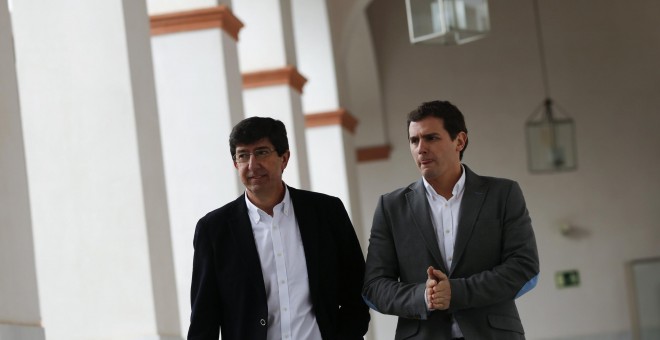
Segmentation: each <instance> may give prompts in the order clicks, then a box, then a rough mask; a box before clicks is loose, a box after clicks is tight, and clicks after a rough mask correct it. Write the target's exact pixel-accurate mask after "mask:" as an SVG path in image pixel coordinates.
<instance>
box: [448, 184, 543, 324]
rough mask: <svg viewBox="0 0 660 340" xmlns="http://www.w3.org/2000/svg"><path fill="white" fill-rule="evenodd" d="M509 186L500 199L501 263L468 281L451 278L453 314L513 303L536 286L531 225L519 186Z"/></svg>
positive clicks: (536, 259) (537, 266)
mask: <svg viewBox="0 0 660 340" xmlns="http://www.w3.org/2000/svg"><path fill="white" fill-rule="evenodd" d="M508 183H509V184H510V185H509V188H508V191H504V193H505V195H504V196H503V197H501V198H499V199H501V200H503V201H504V205H503V208H502V209H503V214H502V217H501V222H499V223H500V224H501V228H502V230H501V233H502V235H501V251H500V258H499V264H497V265H496V266H494V267H493V268H492V269H489V270H485V271H481V272H478V273H475V274H473V275H470V276H468V277H465V278H451V279H450V284H451V294H452V296H451V305H450V310H452V311H453V310H458V309H467V308H475V307H482V306H487V305H491V304H495V303H499V302H502V301H506V300H513V299H514V298H516V297H518V296H519V294H520V293H521V292H522V291H523V290H524V289H525V290H529V289H531V288H533V286H534V284H535V283H536V279H537V277H538V274H539V258H538V251H537V248H536V240H535V237H534V231H533V229H532V222H531V219H530V217H529V214H528V211H527V207H526V204H525V199H524V197H523V194H522V191H521V190H520V186H519V185H518V184H517V183H516V182H513V181H509V182H508Z"/></svg>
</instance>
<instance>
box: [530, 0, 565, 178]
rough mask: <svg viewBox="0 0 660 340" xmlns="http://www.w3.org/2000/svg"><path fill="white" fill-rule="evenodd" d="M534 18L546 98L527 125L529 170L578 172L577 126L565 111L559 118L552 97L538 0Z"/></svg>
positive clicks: (535, 1) (535, 2) (536, 0)
mask: <svg viewBox="0 0 660 340" xmlns="http://www.w3.org/2000/svg"><path fill="white" fill-rule="evenodd" d="M534 15H535V19H536V34H537V38H538V43H539V55H540V60H541V76H542V78H543V87H544V91H545V98H546V99H545V100H544V101H543V103H542V104H541V105H540V107H539V108H538V109H536V110H535V111H534V112H533V113H532V115H531V116H530V117H529V118H528V119H527V122H526V123H525V132H526V135H527V159H528V166H529V171H530V172H536V173H538V172H557V171H568V170H575V169H577V155H576V147H575V123H574V122H573V119H571V118H570V117H568V116H567V115H566V114H565V113H564V112H561V113H562V115H563V116H558V115H557V113H558V110H556V109H558V108H559V106H558V105H556V104H555V103H554V101H553V100H552V99H551V98H550V86H549V85H548V72H547V68H546V63H545V51H544V47H543V34H542V32H541V20H540V15H539V6H538V0H534Z"/></svg>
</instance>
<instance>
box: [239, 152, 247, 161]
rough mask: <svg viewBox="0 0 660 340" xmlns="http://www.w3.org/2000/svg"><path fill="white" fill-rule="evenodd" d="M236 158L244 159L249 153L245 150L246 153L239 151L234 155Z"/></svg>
mask: <svg viewBox="0 0 660 340" xmlns="http://www.w3.org/2000/svg"><path fill="white" fill-rule="evenodd" d="M236 158H238V159H240V160H246V159H249V158H250V154H249V153H247V152H246V153H239V154H238V155H236Z"/></svg>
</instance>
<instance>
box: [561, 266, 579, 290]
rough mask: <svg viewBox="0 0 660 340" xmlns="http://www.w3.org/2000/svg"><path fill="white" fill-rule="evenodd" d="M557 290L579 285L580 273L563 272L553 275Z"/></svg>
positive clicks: (574, 271) (572, 271)
mask: <svg viewBox="0 0 660 340" xmlns="http://www.w3.org/2000/svg"><path fill="white" fill-rule="evenodd" d="M555 283H556V284H557V288H568V287H577V286H579V285H580V273H579V272H578V271H577V270H564V271H560V272H557V273H556V274H555Z"/></svg>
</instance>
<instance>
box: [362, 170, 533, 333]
mask: <svg viewBox="0 0 660 340" xmlns="http://www.w3.org/2000/svg"><path fill="white" fill-rule="evenodd" d="M465 171H466V179H465V192H464V194H463V200H462V202H461V208H460V212H459V223H458V232H457V236H456V242H455V246H454V255H453V257H454V259H453V261H452V267H451V268H445V265H444V262H443V260H442V255H441V253H440V248H439V246H438V240H437V236H436V234H435V230H434V228H433V223H432V221H431V212H430V211H431V210H430V207H429V204H428V201H427V199H426V192H425V188H424V183H423V181H422V179H420V180H419V181H417V182H415V183H413V184H411V185H410V186H408V187H406V188H401V189H398V190H396V191H393V192H391V193H389V194H385V195H383V196H381V198H380V200H379V202H378V207H377V208H376V212H375V213H374V220H373V225H372V229H371V237H370V239H369V251H368V254H367V261H366V272H365V280H364V288H363V291H362V293H363V297H364V299H365V301H366V302H367V304H369V305H370V307H371V308H372V309H374V310H376V311H378V312H380V313H384V314H392V315H397V316H399V322H398V325H397V330H396V335H395V339H451V317H452V315H453V317H454V318H455V319H456V321H457V322H458V325H459V326H460V328H461V331H462V332H463V335H464V337H465V339H467V340H472V339H475V340H476V339H479V340H484V339H524V331H523V327H522V323H521V322H520V317H519V316H518V310H517V308H516V305H515V302H514V300H515V297H516V296H517V294H518V293H519V292H520V291H521V289H522V288H523V286H527V287H529V283H530V282H533V283H535V282H536V276H537V275H538V272H539V261H538V253H537V249H536V241H535V239H534V231H533V230H532V225H531V220H530V218H529V214H528V212H527V208H526V206H525V200H524V198H523V195H522V191H521V190H520V187H519V186H518V184H517V183H516V182H514V181H511V180H506V179H500V178H493V177H483V176H479V175H476V174H475V173H474V172H472V171H471V170H470V169H469V168H468V167H467V166H465ZM431 265H432V266H434V267H435V268H438V269H440V270H442V271H443V272H444V273H445V274H447V276H448V277H449V279H450V285H451V303H450V308H449V310H446V311H433V312H430V313H429V312H427V309H426V305H425V303H424V287H425V282H426V278H427V275H426V269H427V268H428V266H431ZM532 286H533V285H532Z"/></svg>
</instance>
